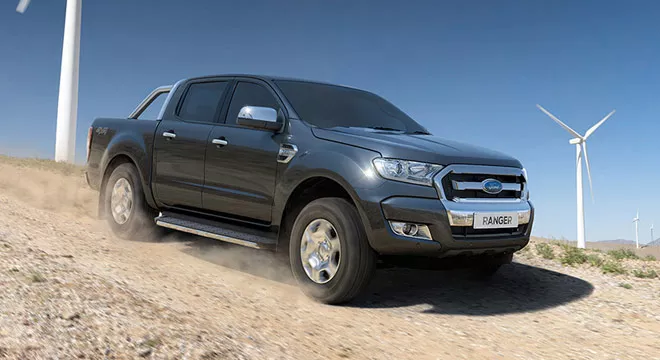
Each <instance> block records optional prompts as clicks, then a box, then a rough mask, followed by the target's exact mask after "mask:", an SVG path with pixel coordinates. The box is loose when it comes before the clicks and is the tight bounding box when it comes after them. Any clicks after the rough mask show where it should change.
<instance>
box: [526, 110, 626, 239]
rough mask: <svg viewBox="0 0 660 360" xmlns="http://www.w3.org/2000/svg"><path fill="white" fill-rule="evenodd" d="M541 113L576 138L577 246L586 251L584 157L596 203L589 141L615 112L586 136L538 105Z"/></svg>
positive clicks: (573, 141)
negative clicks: (590, 164) (583, 182)
mask: <svg viewBox="0 0 660 360" xmlns="http://www.w3.org/2000/svg"><path fill="white" fill-rule="evenodd" d="M536 106H537V107H538V108H539V109H540V110H541V111H543V112H544V113H545V114H546V115H548V116H549V117H550V118H551V119H552V120H554V121H555V122H556V123H557V124H559V125H560V126H561V127H563V128H564V129H565V130H566V131H568V133H569V134H571V135H572V136H574V138H573V139H571V140H570V141H569V144H571V145H575V151H576V154H577V156H576V167H577V171H576V177H577V237H578V238H577V246H578V248H581V249H584V248H585V247H586V240H585V237H584V196H583V195H582V157H584V162H585V164H586V165H587V175H588V177H589V190H590V192H591V201H594V190H593V186H592V183H591V167H590V166H589V156H588V155H587V139H588V138H589V136H591V134H593V133H594V131H596V129H598V127H599V126H601V125H603V123H604V122H605V121H606V120H607V119H609V118H610V116H612V115H613V114H614V111H615V110H612V112H610V113H609V114H607V116H605V117H604V118H603V119H601V120H600V121H599V122H597V123H596V124H595V125H594V126H592V127H591V128H590V129H589V130H587V132H586V133H585V134H584V136H582V135H580V134H578V133H577V131H575V130H573V129H571V128H570V127H569V126H568V125H566V124H564V123H563V122H561V120H559V119H557V118H556V117H555V116H554V115H552V114H551V113H550V112H549V111H548V110H546V109H544V108H543V107H541V105H538V104H537V105H536Z"/></svg>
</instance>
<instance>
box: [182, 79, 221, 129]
mask: <svg viewBox="0 0 660 360" xmlns="http://www.w3.org/2000/svg"><path fill="white" fill-rule="evenodd" d="M226 87H227V82H225V81H223V82H206V83H197V84H192V85H190V88H188V93H186V97H185V99H183V104H181V109H180V110H179V116H180V117H181V118H182V119H184V120H189V121H200V122H213V121H215V113H216V111H217V110H218V106H219V105H220V99H222V94H223V93H224V91H225V88H226Z"/></svg>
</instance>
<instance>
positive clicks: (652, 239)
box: [651, 224, 655, 242]
mask: <svg viewBox="0 0 660 360" xmlns="http://www.w3.org/2000/svg"><path fill="white" fill-rule="evenodd" d="M654 241H655V239H654V238H653V224H651V242H654Z"/></svg>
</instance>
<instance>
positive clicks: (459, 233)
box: [451, 224, 528, 240]
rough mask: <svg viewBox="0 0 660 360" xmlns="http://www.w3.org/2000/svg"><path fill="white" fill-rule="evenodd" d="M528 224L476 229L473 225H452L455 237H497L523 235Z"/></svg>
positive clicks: (460, 238) (485, 238)
mask: <svg viewBox="0 0 660 360" xmlns="http://www.w3.org/2000/svg"><path fill="white" fill-rule="evenodd" d="M527 226H528V224H521V225H518V227H517V228H511V229H474V228H472V227H471V226H452V227H451V233H452V235H453V236H454V239H458V240H467V239H484V240H487V239H497V238H508V237H515V236H522V235H523V234H524V233H525V232H526V231H527Z"/></svg>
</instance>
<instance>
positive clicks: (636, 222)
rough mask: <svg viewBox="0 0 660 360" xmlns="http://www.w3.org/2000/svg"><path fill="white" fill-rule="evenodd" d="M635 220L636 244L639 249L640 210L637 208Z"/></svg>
mask: <svg viewBox="0 0 660 360" xmlns="http://www.w3.org/2000/svg"><path fill="white" fill-rule="evenodd" d="M633 222H634V223H635V246H637V248H638V249H639V210H637V216H635V218H634V219H633ZM651 231H653V230H651Z"/></svg>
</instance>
